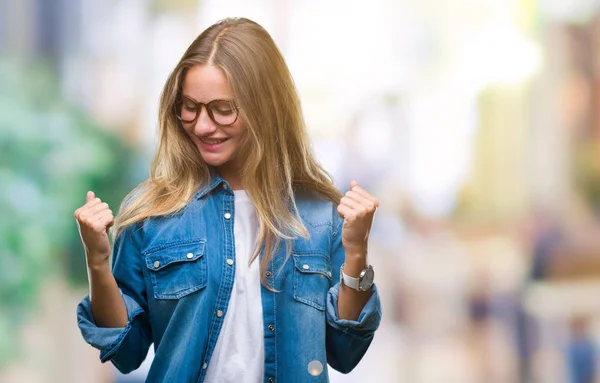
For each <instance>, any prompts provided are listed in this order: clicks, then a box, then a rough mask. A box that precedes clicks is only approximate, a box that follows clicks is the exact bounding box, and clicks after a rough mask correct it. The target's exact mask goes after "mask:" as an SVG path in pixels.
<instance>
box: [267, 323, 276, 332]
mask: <svg viewBox="0 0 600 383" xmlns="http://www.w3.org/2000/svg"><path fill="white" fill-rule="evenodd" d="M267 328H268V329H269V331H271V332H273V331H275V326H273V325H272V324H270V325H269V326H267Z"/></svg>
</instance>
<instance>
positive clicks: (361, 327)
mask: <svg viewBox="0 0 600 383" xmlns="http://www.w3.org/2000/svg"><path fill="white" fill-rule="evenodd" d="M371 291H372V295H371V297H370V298H369V300H368V301H367V303H366V304H365V307H363V309H362V311H361V312H360V314H359V316H358V320H355V321H354V320H347V319H340V318H339V316H338V296H339V293H340V283H339V282H338V283H336V284H335V285H334V286H333V287H331V288H330V289H329V292H328V293H327V314H326V315H327V323H328V324H329V325H330V326H331V327H333V328H335V329H336V330H339V331H341V332H343V333H345V334H349V335H352V336H354V337H357V338H360V339H369V338H371V337H372V336H373V333H374V332H375V330H377V328H378V327H379V324H380V323H381V302H380V301H379V293H378V291H377V286H375V285H373V286H372V287H371Z"/></svg>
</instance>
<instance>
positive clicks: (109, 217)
mask: <svg viewBox="0 0 600 383" xmlns="http://www.w3.org/2000/svg"><path fill="white" fill-rule="evenodd" d="M94 220H95V221H96V222H97V223H101V224H102V225H103V226H105V227H106V228H108V227H110V226H112V225H113V224H114V221H115V217H114V215H113V213H112V211H110V210H109V211H107V212H105V213H102V214H99V215H97V216H96V217H94Z"/></svg>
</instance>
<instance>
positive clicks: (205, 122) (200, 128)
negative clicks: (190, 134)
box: [194, 106, 217, 136]
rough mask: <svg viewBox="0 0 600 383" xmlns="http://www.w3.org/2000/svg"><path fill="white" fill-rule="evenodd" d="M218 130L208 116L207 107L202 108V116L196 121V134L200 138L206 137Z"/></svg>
mask: <svg viewBox="0 0 600 383" xmlns="http://www.w3.org/2000/svg"><path fill="white" fill-rule="evenodd" d="M216 130H217V125H216V124H215V123H214V122H213V120H212V119H211V118H210V116H209V115H208V111H207V110H206V106H204V107H201V109H200V114H199V115H198V119H197V120H196V125H194V133H195V134H197V135H198V136H206V135H209V134H211V133H214V132H215V131H216Z"/></svg>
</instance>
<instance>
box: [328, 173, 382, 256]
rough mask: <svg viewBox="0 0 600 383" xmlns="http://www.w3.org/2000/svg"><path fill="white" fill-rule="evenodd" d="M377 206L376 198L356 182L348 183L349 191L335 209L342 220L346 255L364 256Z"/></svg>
mask: <svg viewBox="0 0 600 383" xmlns="http://www.w3.org/2000/svg"><path fill="white" fill-rule="evenodd" d="M378 206H379V201H378V200H377V198H375V197H373V196H372V195H371V194H369V193H368V192H367V191H366V190H365V189H363V188H361V187H360V186H358V182H356V181H352V182H351V183H350V190H349V191H348V192H347V193H346V194H345V195H344V196H343V197H342V199H341V200H340V204H339V205H338V208H337V211H338V214H339V215H340V217H341V218H343V219H344V224H343V226H342V244H343V245H344V249H345V250H346V254H352V255H359V256H366V254H367V242H368V239H369V232H370V230H371V225H372V224H373V218H374V216H375V211H376V210H377V207H378Z"/></svg>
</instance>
